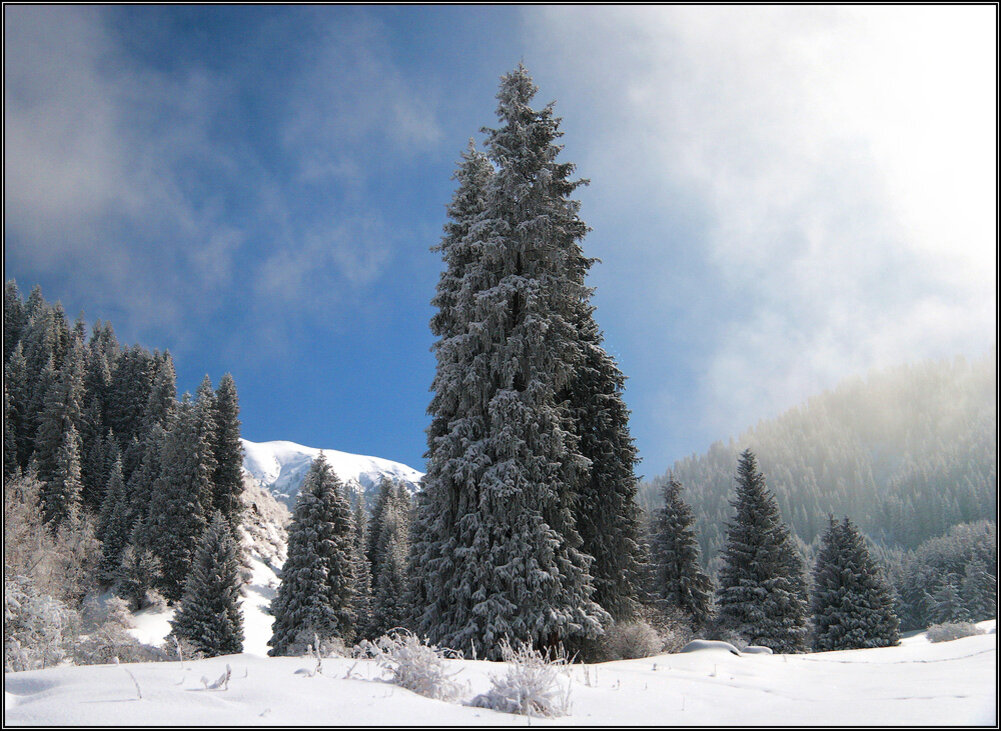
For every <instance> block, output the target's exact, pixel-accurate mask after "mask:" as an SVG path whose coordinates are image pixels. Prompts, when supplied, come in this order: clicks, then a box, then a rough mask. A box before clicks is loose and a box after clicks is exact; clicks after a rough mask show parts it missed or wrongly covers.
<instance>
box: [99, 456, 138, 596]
mask: <svg viewBox="0 0 1001 731" xmlns="http://www.w3.org/2000/svg"><path fill="white" fill-rule="evenodd" d="M125 490H126V488H125V480H124V478H123V477H122V460H121V458H118V459H117V460H115V464H114V466H113V467H112V468H111V477H110V478H108V486H107V489H106V490H105V493H104V503H103V504H102V505H101V517H100V521H99V522H98V524H97V538H98V540H99V541H101V561H100V563H99V564H98V576H99V577H100V578H101V581H103V582H105V583H106V584H111V583H113V582H114V581H115V580H116V579H117V578H118V571H119V567H120V566H121V562H122V551H124V550H125V547H126V546H127V545H128V544H129V536H130V534H131V532H132V526H131V524H130V523H129V514H130V513H131V506H130V505H129V499H128V495H127V494H126V492H125Z"/></svg>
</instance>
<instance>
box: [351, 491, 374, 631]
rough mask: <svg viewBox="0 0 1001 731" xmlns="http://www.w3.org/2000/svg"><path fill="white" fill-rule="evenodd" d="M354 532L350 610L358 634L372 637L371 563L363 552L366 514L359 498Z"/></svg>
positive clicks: (367, 534)
mask: <svg viewBox="0 0 1001 731" xmlns="http://www.w3.org/2000/svg"><path fill="white" fill-rule="evenodd" d="M353 516H354V534H353V536H352V537H353V540H352V544H351V551H352V553H351V561H352V569H353V571H354V600H353V602H352V610H353V611H354V615H355V625H356V629H357V633H358V635H359V636H364V637H365V638H366V639H373V638H375V637H376V636H377V635H376V634H375V633H374V621H373V619H374V618H373V612H372V609H373V605H372V564H371V562H370V561H369V559H368V555H367V554H366V552H365V548H366V546H368V537H369V529H368V516H367V515H366V514H365V505H364V500H363V499H362V498H359V499H358V500H357V502H356V504H355V505H354V508H353Z"/></svg>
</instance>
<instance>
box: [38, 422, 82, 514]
mask: <svg viewBox="0 0 1001 731" xmlns="http://www.w3.org/2000/svg"><path fill="white" fill-rule="evenodd" d="M79 442H80V439H79V437H78V436H77V433H76V429H74V428H73V425H72V424H71V425H70V427H69V429H68V430H67V431H66V433H65V434H64V435H63V443H62V446H61V447H60V448H59V452H58V454H57V455H56V464H55V467H54V469H53V471H52V472H51V473H50V474H49V476H48V479H46V480H45V482H44V485H43V487H42V494H41V497H42V516H43V519H44V520H45V522H46V523H47V524H48V525H49V527H50V528H51V529H52V530H53V531H56V530H57V529H58V528H60V527H61V526H62V525H63V523H67V522H72V521H73V520H74V519H75V518H77V517H78V516H79V513H80V454H79V452H78V451H77V449H78V447H77V445H78V444H79Z"/></svg>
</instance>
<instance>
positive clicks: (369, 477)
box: [241, 439, 424, 508]
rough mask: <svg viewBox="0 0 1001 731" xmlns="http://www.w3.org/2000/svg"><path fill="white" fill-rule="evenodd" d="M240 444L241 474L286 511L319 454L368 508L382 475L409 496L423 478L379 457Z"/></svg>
mask: <svg viewBox="0 0 1001 731" xmlns="http://www.w3.org/2000/svg"><path fill="white" fill-rule="evenodd" d="M241 441H242V442H243V469H244V471H245V472H246V473H247V475H248V476H249V477H250V478H251V479H252V480H253V481H254V482H256V483H257V484H258V485H260V486H261V487H263V488H265V489H266V490H268V491H269V492H270V493H271V494H272V495H274V496H275V498H277V499H278V500H280V501H281V502H283V503H285V504H286V505H287V506H288V507H289V508H292V507H294V505H295V499H296V496H297V495H298V494H299V488H300V487H301V486H302V483H303V480H305V478H306V473H307V472H308V471H309V467H310V465H311V464H312V463H313V460H314V459H316V458H317V457H318V456H319V454H320V452H321V451H322V452H323V454H324V456H325V457H326V458H327V462H328V463H329V464H330V466H331V468H332V469H333V470H334V472H335V473H336V474H337V476H338V477H339V478H340V480H341V482H343V483H345V484H346V485H348V486H349V487H350V488H351V489H352V490H354V492H355V493H356V494H358V495H360V496H362V497H363V498H364V500H365V504H366V505H367V506H368V507H370V508H371V506H372V504H373V502H374V500H375V494H376V490H377V489H378V486H379V482H380V480H381V479H382V477H383V476H386V477H389V478H391V479H395V480H398V481H400V482H402V483H403V484H405V485H406V486H407V487H408V488H409V489H410V491H411V492H412V493H413V492H416V491H417V490H418V489H419V487H420V480H421V478H422V477H423V476H424V473H422V472H419V471H418V470H415V469H414V468H413V467H410V466H408V465H405V464H403V463H401V462H393V461H392V460H388V459H383V458H381V457H369V456H365V455H361V454H351V453H349V452H341V451H339V450H336V449H320V448H317V447H306V446H303V445H301V444H296V443H295V442H286V441H273V442H251V441H248V440H246V439H242V440H241Z"/></svg>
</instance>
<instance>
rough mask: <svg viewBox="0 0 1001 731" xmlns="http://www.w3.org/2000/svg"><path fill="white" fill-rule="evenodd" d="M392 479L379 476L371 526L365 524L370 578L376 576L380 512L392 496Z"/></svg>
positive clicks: (380, 521)
mask: <svg viewBox="0 0 1001 731" xmlns="http://www.w3.org/2000/svg"><path fill="white" fill-rule="evenodd" d="M393 487H394V481H393V480H392V479H390V478H389V476H388V475H382V477H380V478H379V486H378V488H377V492H376V494H375V504H374V505H373V506H372V515H371V521H370V522H371V527H368V525H367V524H366V530H365V555H366V556H368V561H369V565H370V566H371V567H372V579H373V580H375V578H376V575H375V573H376V571H378V563H379V555H378V554H379V548H380V546H379V544H380V539H379V526H380V525H382V513H383V511H385V509H386V505H387V504H388V503H389V501H390V499H391V498H392V496H393Z"/></svg>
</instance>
